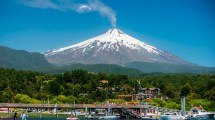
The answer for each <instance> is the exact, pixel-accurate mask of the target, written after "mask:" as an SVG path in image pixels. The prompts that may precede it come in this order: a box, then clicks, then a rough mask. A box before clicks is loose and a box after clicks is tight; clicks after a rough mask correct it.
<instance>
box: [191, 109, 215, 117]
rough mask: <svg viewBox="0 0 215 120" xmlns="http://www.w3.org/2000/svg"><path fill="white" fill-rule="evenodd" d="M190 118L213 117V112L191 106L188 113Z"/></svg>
mask: <svg viewBox="0 0 215 120" xmlns="http://www.w3.org/2000/svg"><path fill="white" fill-rule="evenodd" d="M188 116H189V117H190V118H214V116H215V113H214V112H207V111H205V110H203V109H198V108H192V109H191V110H190V112H189V113H188Z"/></svg>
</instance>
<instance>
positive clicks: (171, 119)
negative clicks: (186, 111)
mask: <svg viewBox="0 0 215 120" xmlns="http://www.w3.org/2000/svg"><path fill="white" fill-rule="evenodd" d="M161 118H162V119H168V120H186V119H187V118H186V116H182V115H179V114H178V113H177V112H167V113H164V114H163V115H161Z"/></svg>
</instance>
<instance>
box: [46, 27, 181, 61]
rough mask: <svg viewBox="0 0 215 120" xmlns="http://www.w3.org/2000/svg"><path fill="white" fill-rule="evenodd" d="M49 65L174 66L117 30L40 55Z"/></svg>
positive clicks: (168, 58)
mask: <svg viewBox="0 0 215 120" xmlns="http://www.w3.org/2000/svg"><path fill="white" fill-rule="evenodd" d="M44 54H45V56H46V57H47V59H48V60H49V61H50V62H52V63H56V64H57V63H63V64H65V63H71V62H78V63H87V64H98V63H105V64H119V65H123V64H124V63H126V62H132V61H150V62H152V61H163V62H169V63H174V62H175V61H174V60H172V59H173V58H174V56H173V55H171V54H169V53H166V52H163V51H162V50H159V49H157V48H156V47H153V46H151V45H148V44H146V43H144V42H142V41H140V40H137V39H136V38H133V37H131V36H129V35H128V34H126V33H124V32H123V31H121V30H120V29H118V28H112V29H109V30H108V31H107V32H105V33H103V34H101V35H99V36H96V37H93V38H91V39H88V40H85V41H83V42H81V43H78V44H75V45H70V46H67V47H63V48H59V49H54V50H51V51H47V52H45V53H44ZM177 62H181V61H180V60H177Z"/></svg>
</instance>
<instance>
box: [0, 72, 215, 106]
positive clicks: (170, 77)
mask: <svg viewBox="0 0 215 120" xmlns="http://www.w3.org/2000/svg"><path fill="white" fill-rule="evenodd" d="M101 80H107V81H108V83H101V82H100V81H101ZM138 81H140V85H141V87H149V88H150V87H157V88H160V90H161V94H160V96H167V97H168V98H169V99H168V100H167V101H164V100H160V99H151V101H146V100H143V102H144V101H145V102H151V103H152V104H156V105H158V106H161V107H168V108H176V109H179V108H180V97H181V96H186V101H187V105H188V106H194V105H203V106H204V108H206V109H208V110H214V109H215V92H214V91H215V75H214V74H167V73H165V74H164V73H150V74H142V75H140V76H132V77H129V76H127V75H122V74H106V73H92V72H88V71H86V70H73V71H68V72H65V73H62V74H54V75H53V74H45V73H40V72H33V71H17V70H15V69H4V68H0V88H1V89H0V102H1V103H46V104H47V103H52V104H55V103H58V104H60V103H68V104H69V103H74V102H75V103H95V102H100V103H102V102H105V101H111V102H124V101H129V99H120V100H119V99H118V95H131V94H135V93H136V89H137V87H138V86H139V84H138ZM188 108H189V107H188Z"/></svg>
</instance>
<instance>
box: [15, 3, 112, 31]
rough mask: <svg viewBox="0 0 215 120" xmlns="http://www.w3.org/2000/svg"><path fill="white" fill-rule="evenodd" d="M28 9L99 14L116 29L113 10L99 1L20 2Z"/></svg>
mask: <svg viewBox="0 0 215 120" xmlns="http://www.w3.org/2000/svg"><path fill="white" fill-rule="evenodd" d="M18 1H20V2H21V3H22V4H24V5H26V6H28V7H34V8H40V9H54V10H60V11H64V10H72V11H76V12H78V13H84V12H94V11H96V12H99V13H100V15H102V16H104V17H107V18H108V19H109V21H110V22H111V25H112V26H113V27H116V14H115V12H114V11H113V9H112V8H110V7H108V6H106V5H105V4H104V3H102V2H101V1H99V0H87V3H78V2H77V1H76V0H18Z"/></svg>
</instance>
